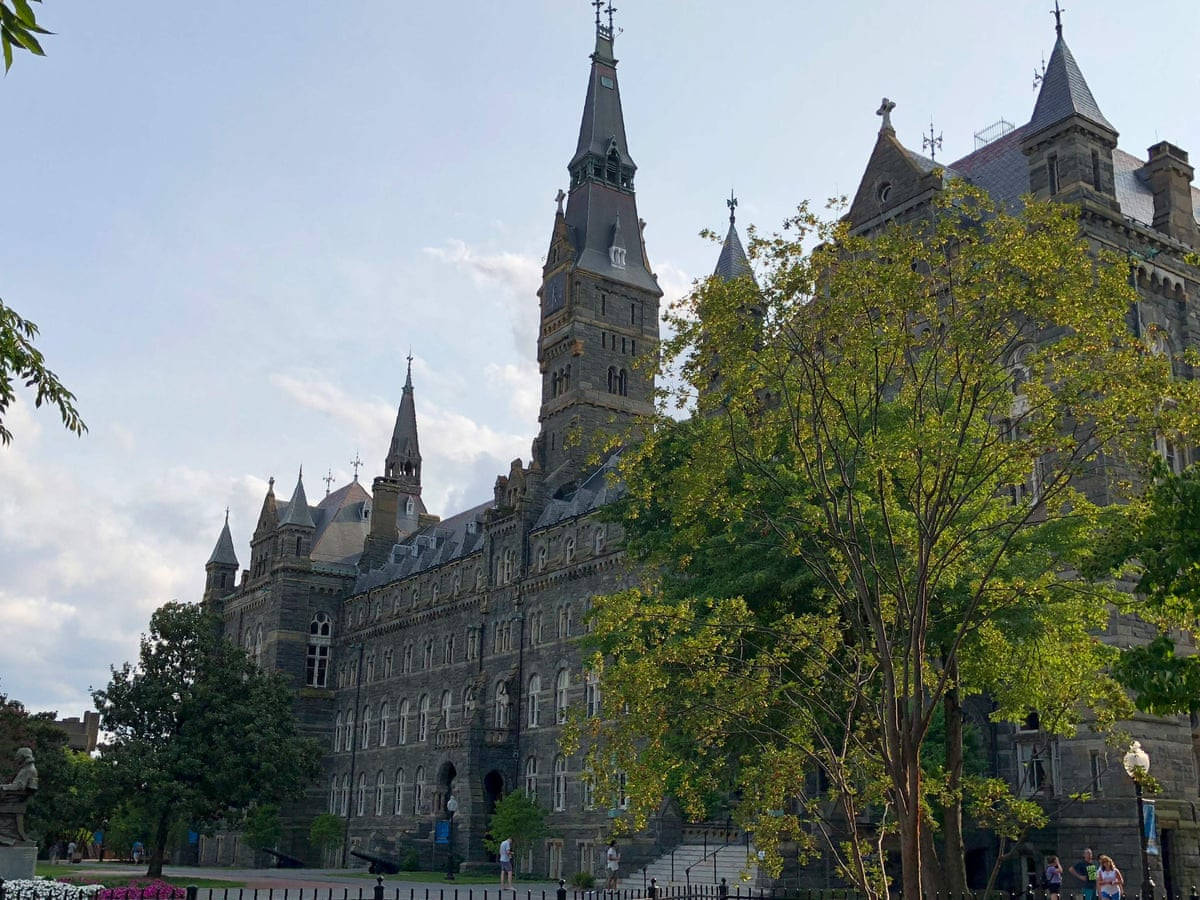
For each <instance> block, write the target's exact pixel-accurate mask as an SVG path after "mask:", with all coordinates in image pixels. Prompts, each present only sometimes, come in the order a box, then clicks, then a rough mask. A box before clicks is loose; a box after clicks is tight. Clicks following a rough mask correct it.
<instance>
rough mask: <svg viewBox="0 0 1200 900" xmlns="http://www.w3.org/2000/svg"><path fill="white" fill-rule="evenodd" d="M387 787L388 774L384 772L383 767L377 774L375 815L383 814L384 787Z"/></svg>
mask: <svg viewBox="0 0 1200 900" xmlns="http://www.w3.org/2000/svg"><path fill="white" fill-rule="evenodd" d="M386 787H387V776H386V775H384V774H383V769H380V770H379V774H378V775H376V776H375V815H377V816H382V815H383V795H384V789H385V788H386Z"/></svg>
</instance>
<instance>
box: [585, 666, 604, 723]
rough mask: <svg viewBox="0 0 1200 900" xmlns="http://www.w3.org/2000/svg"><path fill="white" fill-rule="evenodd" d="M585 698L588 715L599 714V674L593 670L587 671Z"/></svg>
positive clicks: (591, 716) (590, 716)
mask: <svg viewBox="0 0 1200 900" xmlns="http://www.w3.org/2000/svg"><path fill="white" fill-rule="evenodd" d="M585 698H586V704H585V705H586V708H587V714H588V717H589V718H594V717H595V716H598V715H600V676H599V675H598V674H596V673H595V672H588V673H587V686H586V693H585Z"/></svg>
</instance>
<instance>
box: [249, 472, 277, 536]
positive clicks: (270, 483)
mask: <svg viewBox="0 0 1200 900" xmlns="http://www.w3.org/2000/svg"><path fill="white" fill-rule="evenodd" d="M278 524H279V510H278V509H277V508H276V504H275V477H274V476H272V477H271V478H269V479H267V496H265V497H263V505H262V511H261V512H260V513H259V514H258V525H257V526H255V528H254V533H255V534H261V533H262V532H264V531H274V530H275V526H277V525H278Z"/></svg>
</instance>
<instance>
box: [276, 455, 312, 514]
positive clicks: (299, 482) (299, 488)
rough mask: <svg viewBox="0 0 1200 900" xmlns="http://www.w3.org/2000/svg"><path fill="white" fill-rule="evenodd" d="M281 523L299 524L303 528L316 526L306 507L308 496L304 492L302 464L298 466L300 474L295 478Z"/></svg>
mask: <svg viewBox="0 0 1200 900" xmlns="http://www.w3.org/2000/svg"><path fill="white" fill-rule="evenodd" d="M281 524H283V525H300V526H301V527H304V528H315V527H316V523H315V522H313V517H312V513H311V512H310V511H309V508H308V497H307V496H305V493H304V466H301V467H300V474H299V475H298V476H297V478H296V489H295V490H294V491H292V499H291V502H289V503H288V510H287V515H286V516H284V518H283V522H282V523H281Z"/></svg>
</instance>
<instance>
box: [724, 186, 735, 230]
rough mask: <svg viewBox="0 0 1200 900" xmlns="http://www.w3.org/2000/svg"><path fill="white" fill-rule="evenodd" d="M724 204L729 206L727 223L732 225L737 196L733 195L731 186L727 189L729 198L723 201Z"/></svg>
mask: <svg viewBox="0 0 1200 900" xmlns="http://www.w3.org/2000/svg"><path fill="white" fill-rule="evenodd" d="M725 205H726V206H728V207H729V224H730V225H732V224H733V222H734V218H735V213H736V211H737V197H735V196H733V188H730V189H729V199H728V200H726V201H725Z"/></svg>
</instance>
